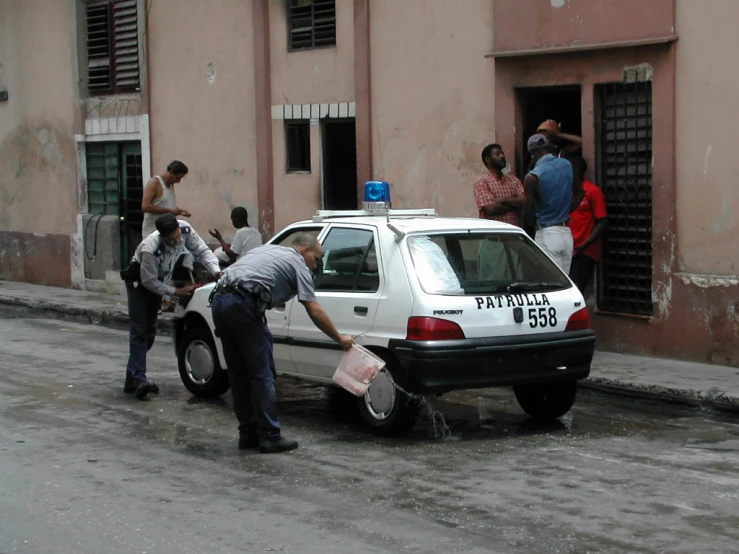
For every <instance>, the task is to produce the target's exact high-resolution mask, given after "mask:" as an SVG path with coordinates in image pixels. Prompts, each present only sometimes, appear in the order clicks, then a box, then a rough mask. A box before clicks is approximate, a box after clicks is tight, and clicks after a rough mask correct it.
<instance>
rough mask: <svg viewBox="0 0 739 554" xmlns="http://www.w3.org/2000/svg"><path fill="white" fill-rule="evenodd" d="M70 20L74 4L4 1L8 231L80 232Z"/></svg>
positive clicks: (0, 16) (1, 128) (0, 109)
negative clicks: (77, 220) (41, 38)
mask: <svg viewBox="0 0 739 554" xmlns="http://www.w3.org/2000/svg"><path fill="white" fill-rule="evenodd" d="M71 17H72V14H71V10H70V5H69V3H68V2H58V1H56V2H55V1H52V0H42V1H39V2H21V1H20V0H2V1H0V90H7V91H8V101H6V102H0V168H2V170H1V171H0V199H1V201H0V229H2V230H7V231H26V232H33V233H72V232H74V231H75V229H76V213H77V181H76V176H77V170H76V163H77V158H76V150H75V143H74V138H73V130H72V129H73V121H74V102H75V95H74V90H75V80H74V77H73V72H72V67H73V64H72V56H73V51H72V46H73V45H72V38H71V37H70V34H69V21H70V18H71ZM40 37H43V41H40V40H39V38H40ZM31 68H32V69H31ZM29 69H30V70H29ZM52 83H53V90H54V93H53V94H50V93H49V91H50V84H52Z"/></svg>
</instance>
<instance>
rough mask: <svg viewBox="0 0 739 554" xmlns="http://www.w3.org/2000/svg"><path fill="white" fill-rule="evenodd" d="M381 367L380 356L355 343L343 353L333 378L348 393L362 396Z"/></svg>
mask: <svg viewBox="0 0 739 554" xmlns="http://www.w3.org/2000/svg"><path fill="white" fill-rule="evenodd" d="M383 367H385V362H384V360H383V359H382V358H380V357H378V356H376V355H375V354H373V353H372V352H370V351H369V350H367V349H366V348H363V347H361V346H359V345H358V344H355V345H353V346H352V347H351V348H350V349H349V350H347V351H346V353H345V354H344V357H343V358H342V359H341V363H340V364H339V367H337V368H336V371H335V372H334V377H333V379H334V382H335V383H336V384H337V385H339V386H341V387H342V388H344V389H346V390H348V391H349V392H350V393H352V394H354V395H356V396H362V395H363V394H364V393H365V392H367V389H368V388H369V386H370V383H371V382H372V380H373V379H374V378H375V377H377V374H378V373H380V370H381V369H382V368H383Z"/></svg>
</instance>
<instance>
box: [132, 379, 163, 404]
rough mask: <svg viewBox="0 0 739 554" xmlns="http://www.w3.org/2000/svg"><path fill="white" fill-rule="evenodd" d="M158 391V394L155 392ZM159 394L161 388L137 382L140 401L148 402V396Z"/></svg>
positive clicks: (144, 382) (152, 384)
mask: <svg viewBox="0 0 739 554" xmlns="http://www.w3.org/2000/svg"><path fill="white" fill-rule="evenodd" d="M155 391H156V392H155ZM157 392H159V387H157V386H156V385H155V384H154V383H150V382H149V381H141V380H139V379H137V380H136V398H138V399H139V400H148V398H147V395H148V394H149V393H152V394H156V393H157Z"/></svg>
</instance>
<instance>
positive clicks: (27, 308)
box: [0, 296, 174, 336]
mask: <svg viewBox="0 0 739 554" xmlns="http://www.w3.org/2000/svg"><path fill="white" fill-rule="evenodd" d="M0 306H4V307H8V308H10V309H12V310H13V311H17V312H21V313H33V314H37V315H46V316H52V317H56V318H62V319H67V320H71V321H78V322H80V323H92V324H95V325H103V326H106V327H113V328H115V329H128V326H129V318H128V314H127V313H126V312H123V311H121V310H100V309H90V308H84V307H78V306H70V305H69V304H64V303H60V302H51V301H49V300H36V299H32V298H18V297H12V296H0ZM173 328H174V317H173V316H172V314H161V315H160V316H159V318H158V320H157V334H158V335H162V336H170V335H171V330H172V329H173Z"/></svg>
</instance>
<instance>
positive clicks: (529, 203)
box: [521, 173, 539, 239]
mask: <svg viewBox="0 0 739 554" xmlns="http://www.w3.org/2000/svg"><path fill="white" fill-rule="evenodd" d="M538 190H539V178H538V177H537V176H536V175H532V174H531V173H529V174H528V175H526V177H525V178H524V180H523V213H522V215H521V219H522V223H523V230H524V231H526V233H527V234H528V235H529V236H530V237H531V238H532V239H533V238H534V237H535V236H536V213H535V212H534V200H535V198H536V193H537V191H538Z"/></svg>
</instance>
